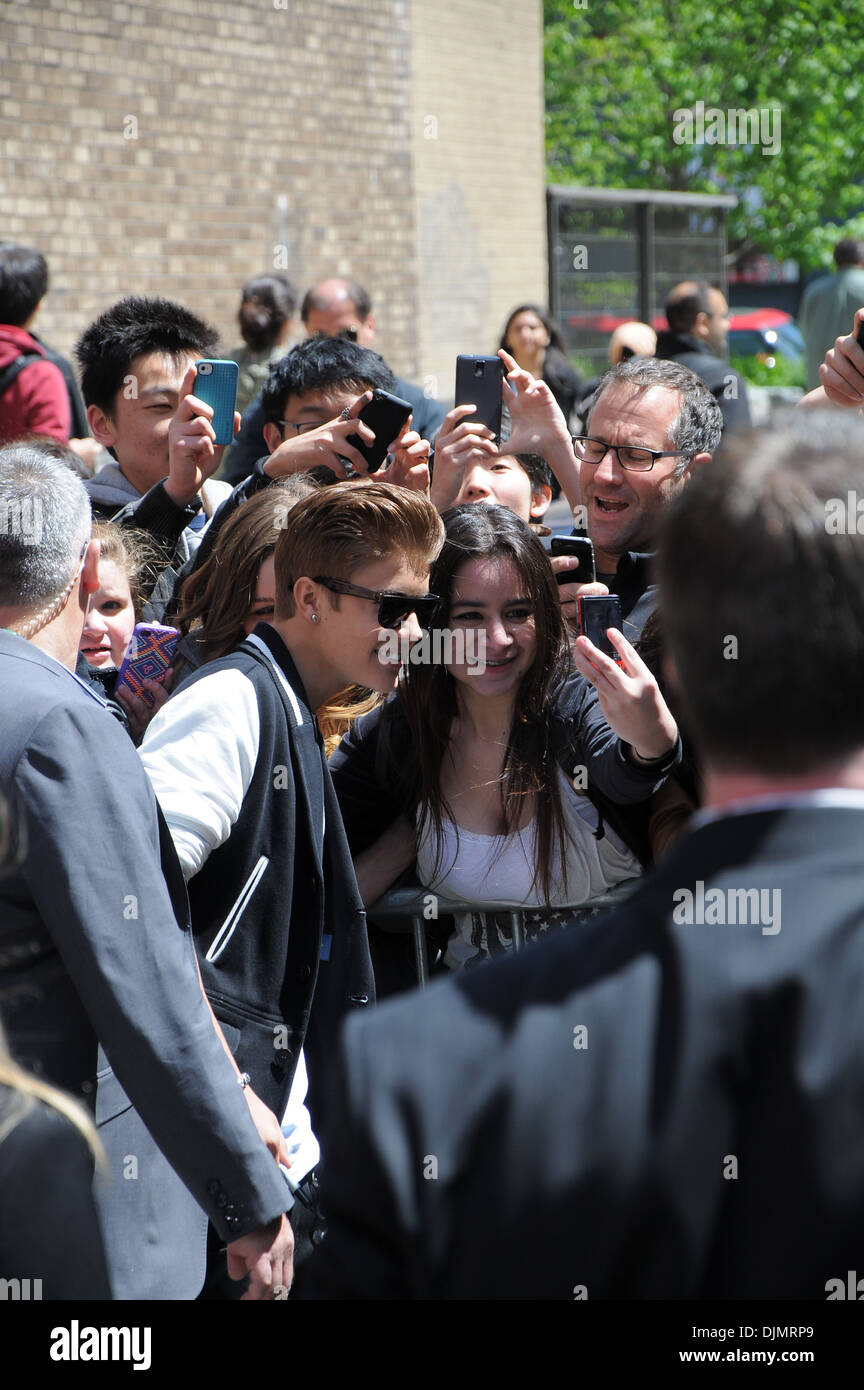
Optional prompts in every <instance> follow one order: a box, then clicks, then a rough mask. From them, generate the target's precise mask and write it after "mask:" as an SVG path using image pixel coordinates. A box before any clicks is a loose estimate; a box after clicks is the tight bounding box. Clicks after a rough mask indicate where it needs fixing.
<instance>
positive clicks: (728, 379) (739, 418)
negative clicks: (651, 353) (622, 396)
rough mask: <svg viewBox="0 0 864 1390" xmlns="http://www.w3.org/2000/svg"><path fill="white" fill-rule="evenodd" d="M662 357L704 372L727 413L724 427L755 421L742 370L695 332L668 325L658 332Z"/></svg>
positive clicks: (742, 426) (700, 373) (740, 426)
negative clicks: (667, 327) (672, 330)
mask: <svg viewBox="0 0 864 1390" xmlns="http://www.w3.org/2000/svg"><path fill="white" fill-rule="evenodd" d="M656 355H657V356H658V357H662V358H669V359H671V360H672V361H673V362H680V363H681V365H682V367H689V368H690V370H691V372H695V373H696V375H697V376H701V378H702V380H703V381H704V382H705V385H706V386H707V387H708V390H709V391H710V392H711V395H712V396H713V397H714V399H715V400H716V402H717V404H718V405H719V407H720V410H721V412H722V414H723V429H724V431H725V430H746V429H749V428H750V425H751V423H752V421H751V418H750V400H749V397H748V395H747V383H746V382H745V380H744V378H743V376H741V374H740V372H736V371H735V369H734V367H730V365H729V363H728V362H726V361H724V359H723V358H722V357H715V356H714V354H713V352H712V351H711V349H710V348H709V347H708V346H707V344H706V343H705V342H704V341H703V340H702V339H701V338H697V337H696V336H695V335H694V334H692V333H672V332H669V331H667V330H666V329H665V328H664V329H661V330H660V332H659V333H658V334H657V353H656Z"/></svg>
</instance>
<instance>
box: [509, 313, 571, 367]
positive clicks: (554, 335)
mask: <svg viewBox="0 0 864 1390" xmlns="http://www.w3.org/2000/svg"><path fill="white" fill-rule="evenodd" d="M517 314H536V315H537V317H538V319H539V320H540V322H541V323H542V325H543V327H544V328H545V329H546V332H547V333H548V334H549V346H550V347H554V348H557V349H558V351H559V352H563V353H564V355H565V356H566V354H567V348H566V347H565V346H564V339H563V337H562V336H561V329H560V328H559V327H558V325H557V323H556V322H555V320H554V319H553V317H552V315H551V314H550V313H549V310H548V309H544V308H542V307H541V306H540V305H539V304H517V305H516V308H515V309H513V310H511V312H510V314H509V316H508V318H507V322H506V323H505V325H504V332H503V333H502V334H501V341H500V343H499V344H498V346H499V348H506V350H507V351H508V352H510V347H509V346H508V343H507V334H508V333H509V332H510V325H511V323H512V322H513V320H514V319H515V318H516V316H517ZM511 355H512V354H511Z"/></svg>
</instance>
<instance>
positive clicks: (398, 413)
mask: <svg viewBox="0 0 864 1390" xmlns="http://www.w3.org/2000/svg"><path fill="white" fill-rule="evenodd" d="M413 409H414V407H413V405H412V404H411V402H410V401H403V400H402V399H401V398H400V397H399V396H391V394H390V392H389V391H373V392H372V399H371V401H367V402H366V404H365V405H364V407H363V409H362V410H361V411H360V414H359V415H358V416H357V418H358V420H362V421H363V424H364V425H368V426H369V428H370V430H371V431H372V433H373V434H374V436H375V441H374V443H373V444H364V442H363V440H362V439H361V438H360V436H359V434H349V435H346V440H347V442H348V443H349V444H351V445H352V446H353V447H354V448H355V449H357V450H358V451H359V452H360V453H361V454H362V455H363V457H364V459H365V460H366V462H367V463H368V465H369V472H370V473H377V472H378V469H379V468H380V467H381V465H382V463H383V462H384V460H385V458H386V457H387V450H388V449H389V447H390V445H391V444H392V443H393V440H394V439H395V438H396V436H397V435H398V433H399V431H400V430H401V428H402V426H403V425H404V424H405V421H406V420H407V419H408V417H409V415H410V414H411V412H412V411H413Z"/></svg>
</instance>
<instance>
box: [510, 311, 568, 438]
mask: <svg viewBox="0 0 864 1390" xmlns="http://www.w3.org/2000/svg"><path fill="white" fill-rule="evenodd" d="M498 347H499V350H500V349H501V348H504V349H505V350H506V351H507V352H509V353H510V356H511V357H515V359H516V361H517V362H518V364H519V366H520V367H522V368H523V369H524V370H525V371H526V372H530V373H531V375H532V376H533V377H538V378H539V379H541V380H542V381H545V382H546V385H547V386H548V387H549V390H550V391H551V392H552V395H553V396H554V397H555V399H556V401H557V402H558V404H559V405H560V407H561V409H562V411H563V412H564V418H565V420H566V421H567V422H568V424H569V423H570V416H571V415H572V414H573V412H574V409H575V407H576V406H577V405H578V404H579V402H580V401H581V399H582V397H583V395H584V382H583V380H582V378H581V376H580V375H579V373H578V372H577V371H576V370H575V368H574V367H573V366H572V364H571V362H570V359H569V358H568V356H567V349H566V347H565V346H564V339H563V338H562V336H561V330H560V328H559V327H558V325H557V323H556V322H555V320H554V319H553V318H552V317H551V316H550V315H549V313H548V311H547V310H546V309H543V308H541V306H540V305H539V304H517V306H516V308H515V309H514V310H513V311H512V313H511V314H510V317H509V318H508V320H507V324H506V326H505V328H504V332H503V333H502V334H501V341H500V342H499V344H498Z"/></svg>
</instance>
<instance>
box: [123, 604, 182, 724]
mask: <svg viewBox="0 0 864 1390" xmlns="http://www.w3.org/2000/svg"><path fill="white" fill-rule="evenodd" d="M179 640H180V633H179V632H178V630H177V628H176V627H164V626H163V625H162V624H161V623H136V624H135V630H134V632H133V633H132V640H131V641H130V643H129V647H128V649H127V651H126V655H125V656H124V658H123V662H122V665H121V667H120V670H119V671H118V672H117V683H116V685H115V687H114V689H115V693H116V692H117V691H119V690H122V689H123V688H124V687H126V688H128V689H129V690H131V692H132V694H133V695H137V696H138V698H139V700H143V701H144V703H145V705H147V706H148V707H149V708H151V709H152V708H153V703H154V701H153V696H152V695H151V694H150V691H149V690H148V689H147V687H146V685H145V684H144V682H145V681H148V680H151V681H157V682H158V683H159V684H160V685H161V684H162V683H163V681H164V680H165V675H166V673H167V671H168V668H169V667H170V665H171V662H172V660H173V659H174V652H175V650H176V648H177V643H178V642H179Z"/></svg>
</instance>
